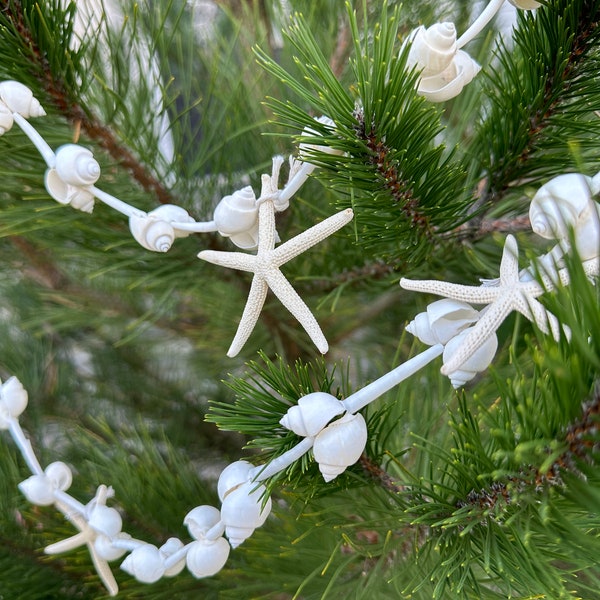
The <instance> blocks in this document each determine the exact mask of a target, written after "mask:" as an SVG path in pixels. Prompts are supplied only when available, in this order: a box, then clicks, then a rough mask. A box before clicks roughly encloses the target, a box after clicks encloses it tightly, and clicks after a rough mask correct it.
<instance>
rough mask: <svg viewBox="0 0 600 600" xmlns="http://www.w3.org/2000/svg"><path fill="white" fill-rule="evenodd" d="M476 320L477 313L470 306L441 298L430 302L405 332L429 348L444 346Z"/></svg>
mask: <svg viewBox="0 0 600 600" xmlns="http://www.w3.org/2000/svg"><path fill="white" fill-rule="evenodd" d="M478 319H479V311H477V310H475V309H474V308H473V307H472V306H471V305H470V304H467V303H466V302H461V301H459V300H452V299H450V298H443V299H442V300H437V301H436V302H432V303H431V304H430V305H429V306H428V307H427V311H426V312H422V313H419V314H418V315H417V316H416V317H415V318H414V319H413V320H412V321H411V322H410V323H409V324H408V325H407V326H406V331H408V332H409V333H412V335H414V336H415V337H418V338H419V339H420V340H421V341H422V342H423V343H424V344H428V345H429V346H433V345H434V344H446V343H447V342H448V340H450V339H452V338H453V337H454V336H455V335H457V334H458V333H460V332H461V331H462V330H463V329H464V328H465V327H468V326H469V325H471V324H472V323H475V322H476V321H477V320H478Z"/></svg>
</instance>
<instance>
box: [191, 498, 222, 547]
mask: <svg viewBox="0 0 600 600" xmlns="http://www.w3.org/2000/svg"><path fill="white" fill-rule="evenodd" d="M220 520H221V511H220V510H219V509H218V508H215V507H214V506H209V505H207V504H204V505H202V506H196V508H193V509H192V510H190V512H189V513H188V514H187V515H186V516H185V518H184V519H183V524H184V525H186V526H187V528H188V531H189V532H190V535H191V536H192V537H193V538H194V539H195V540H200V539H203V538H204V536H205V535H206V532H207V531H209V530H210V529H212V528H213V527H214V526H215V525H216V524H217V523H218V522H219V521H220Z"/></svg>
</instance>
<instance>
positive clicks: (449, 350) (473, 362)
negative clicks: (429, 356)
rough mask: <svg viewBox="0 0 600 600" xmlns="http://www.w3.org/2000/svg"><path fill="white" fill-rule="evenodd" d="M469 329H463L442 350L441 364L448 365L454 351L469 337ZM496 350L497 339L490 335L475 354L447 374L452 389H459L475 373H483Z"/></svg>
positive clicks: (494, 335)
mask: <svg viewBox="0 0 600 600" xmlns="http://www.w3.org/2000/svg"><path fill="white" fill-rule="evenodd" d="M470 332H471V328H468V329H464V330H463V331H461V332H460V333H459V334H458V335H457V336H456V337H454V338H452V339H451V340H450V341H449V342H448V343H447V344H446V347H445V348H444V353H443V355H442V359H443V363H444V364H446V363H448V362H449V361H450V360H451V359H452V357H453V355H454V353H455V352H456V350H457V349H458V348H459V347H460V345H461V344H462V343H463V341H464V339H465V337H466V336H467V335H469V333H470ZM497 349H498V338H497V336H496V334H495V333H493V334H492V335H490V336H489V337H488V338H487V339H486V340H485V341H484V342H483V344H482V345H481V346H480V347H479V348H478V349H477V350H476V351H475V353H474V354H473V355H472V356H471V357H470V358H468V359H467V360H466V361H465V362H463V363H462V364H461V365H460V368H459V369H456V370H455V371H452V372H451V373H447V375H448V378H449V379H450V383H451V384H452V386H453V387H454V388H459V387H462V386H463V385H465V383H467V382H468V381H471V379H473V377H475V375H477V373H481V372H482V371H485V370H486V369H487V368H488V367H489V366H490V363H491V362H492V360H493V358H494V356H495V354H496V350H497Z"/></svg>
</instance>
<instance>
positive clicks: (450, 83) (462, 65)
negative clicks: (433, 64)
mask: <svg viewBox="0 0 600 600" xmlns="http://www.w3.org/2000/svg"><path fill="white" fill-rule="evenodd" d="M480 70H481V67H480V66H479V64H478V63H477V62H475V61H474V60H473V59H472V58H471V57H470V56H469V55H468V54H467V53H466V52H464V51H463V50H459V51H458V52H457V53H456V55H455V57H454V60H453V61H452V62H451V63H450V65H449V66H448V67H447V68H446V70H444V71H442V72H441V73H438V74H436V75H431V76H429V77H422V78H421V79H420V80H419V83H418V87H417V93H419V94H420V95H421V96H424V97H425V98H426V99H427V100H429V101H430V102H445V101H446V100H449V99H450V98H454V97H455V96H458V94H460V93H461V92H462V90H463V88H464V87H465V85H467V84H468V83H470V82H471V81H472V80H473V78H474V77H475V75H477V73H479V71H480Z"/></svg>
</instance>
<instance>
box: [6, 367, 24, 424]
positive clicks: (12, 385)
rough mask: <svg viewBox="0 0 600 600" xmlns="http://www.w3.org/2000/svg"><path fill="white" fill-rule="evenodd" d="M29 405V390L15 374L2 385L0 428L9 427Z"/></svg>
mask: <svg viewBox="0 0 600 600" xmlns="http://www.w3.org/2000/svg"><path fill="white" fill-rule="evenodd" d="M26 407H27V390H25V388H24V387H23V384H22V383H21V382H20V381H19V380H18V379H17V378H16V377H15V376H14V375H13V376H12V377H9V378H8V379H7V380H6V381H5V382H4V383H3V384H2V385H1V386H0V429H8V428H9V426H10V420H11V419H16V418H17V417H18V416H19V415H20V414H21V413H22V412H23V411H24V410H25V408H26Z"/></svg>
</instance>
